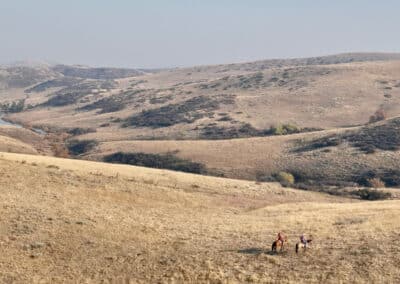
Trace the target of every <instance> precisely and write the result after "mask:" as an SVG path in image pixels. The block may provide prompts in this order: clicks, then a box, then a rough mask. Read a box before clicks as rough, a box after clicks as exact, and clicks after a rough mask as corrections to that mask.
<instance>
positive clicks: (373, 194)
mask: <svg viewBox="0 0 400 284" xmlns="http://www.w3.org/2000/svg"><path fill="white" fill-rule="evenodd" d="M352 193H353V194H354V195H356V196H359V197H360V199H362V200H370V201H372V200H384V199H389V198H391V196H392V195H391V194H390V193H389V192H383V191H379V190H376V189H369V188H363V189H360V190H355V191H353V192H352Z"/></svg>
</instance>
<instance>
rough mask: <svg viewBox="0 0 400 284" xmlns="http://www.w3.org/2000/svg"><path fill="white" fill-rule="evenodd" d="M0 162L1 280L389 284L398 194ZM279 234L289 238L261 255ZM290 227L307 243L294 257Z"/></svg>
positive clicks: (13, 158)
mask: <svg viewBox="0 0 400 284" xmlns="http://www.w3.org/2000/svg"><path fill="white" fill-rule="evenodd" d="M0 159H1V161H0V162H1V163H0V173H1V174H0V189H1V190H0V194H1V198H0V200H1V201H0V202H1V205H0V214H1V216H2V217H1V219H0V227H1V234H0V240H1V241H0V246H1V248H2V253H1V255H0V263H2V269H1V272H0V280H1V281H2V282H25V283H27V282H33V281H36V282H40V283H60V282H71V283H72V282H74V283H75V282H85V283H98V282H118V281H120V282H123V281H127V282H129V281H131V282H133V283H150V282H151V283H158V282H160V283H161V282H165V283H176V282H178V283H179V282H192V283H221V282H222V283H232V282H242V283H243V282H256V283H257V282H264V283H265V282H282V283H286V282H287V283H289V282H299V283H321V282H324V283H338V282H347V283H348V282H358V283H371V282H375V283H382V282H387V283H396V282H399V281H400V274H399V270H398V262H399V261H400V242H399V240H400V238H399V237H400V236H399V230H400V220H399V216H400V215H399V213H400V206H399V205H400V204H399V201H398V200H391V201H383V202H367V201H365V202H355V201H351V200H348V199H344V198H339V197H329V196H326V195H323V194H319V193H312V192H305V191H299V190H293V189H290V188H282V187H280V186H279V185H278V184H269V183H261V184H256V183H254V182H248V181H237V180H230V179H221V178H212V177H205V176H197V175H191V174H183V173H175V172H170V171H164V170H151V169H146V168H139V167H131V166H124V165H110V164H102V163H93V162H85V161H77V160H66V159H56V158H49V157H41V156H28V155H17V154H6V153H3V154H1V155H0ZM27 196H29V198H27ZM279 230H283V231H284V232H286V233H287V234H288V236H289V241H290V243H289V245H288V247H287V250H285V251H284V252H283V253H279V254H271V253H270V252H269V251H270V244H271V242H272V240H274V238H275V236H276V233H277V231H279ZM302 232H305V233H307V234H309V235H312V237H313V240H314V241H313V244H312V246H311V248H310V250H309V251H307V252H306V253H303V252H301V253H300V254H299V255H296V254H295V252H294V244H295V242H296V241H297V239H298V236H299V234H301V233H302ZM11 259H12V261H10V260H11Z"/></svg>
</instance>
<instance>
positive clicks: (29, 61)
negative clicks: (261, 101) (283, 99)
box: [0, 51, 400, 70]
mask: <svg viewBox="0 0 400 284" xmlns="http://www.w3.org/2000/svg"><path fill="white" fill-rule="evenodd" d="M351 55H353V56H354V55H386V56H395V57H399V59H400V51H399V52H388V51H351V52H338V53H328V54H324V55H315V56H301V57H291V56H288V57H271V58H264V59H255V60H245V61H233V62H231V63H211V64H206V63H205V64H194V65H187V66H170V67H145V68H142V67H118V66H112V65H108V66H107V65H97V66H96V65H88V64H80V63H73V64H68V63H62V62H59V61H55V60H41V59H37V60H36V59H23V60H12V61H10V62H0V66H2V67H18V66H25V67H28V66H29V67H39V66H48V67H54V66H57V65H63V66H71V67H76V68H94V69H103V68H107V69H131V70H167V69H188V68H195V67H206V66H210V67H211V66H222V65H236V64H251V63H257V62H264V61H290V60H306V59H315V58H329V57H333V56H351ZM377 61H378V60H377Z"/></svg>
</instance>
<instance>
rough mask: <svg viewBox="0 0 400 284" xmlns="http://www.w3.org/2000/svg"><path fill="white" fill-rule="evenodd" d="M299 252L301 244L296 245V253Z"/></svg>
mask: <svg viewBox="0 0 400 284" xmlns="http://www.w3.org/2000/svg"><path fill="white" fill-rule="evenodd" d="M298 252H299V243H296V253H298Z"/></svg>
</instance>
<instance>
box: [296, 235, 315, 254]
mask: <svg viewBox="0 0 400 284" xmlns="http://www.w3.org/2000/svg"><path fill="white" fill-rule="evenodd" d="M311 242H312V239H307V238H306V237H305V235H304V234H302V235H301V236H300V242H298V243H296V253H298V252H299V249H301V248H302V249H303V250H304V251H306V249H307V247H308V244H309V243H311Z"/></svg>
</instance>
